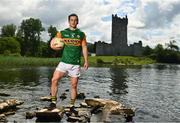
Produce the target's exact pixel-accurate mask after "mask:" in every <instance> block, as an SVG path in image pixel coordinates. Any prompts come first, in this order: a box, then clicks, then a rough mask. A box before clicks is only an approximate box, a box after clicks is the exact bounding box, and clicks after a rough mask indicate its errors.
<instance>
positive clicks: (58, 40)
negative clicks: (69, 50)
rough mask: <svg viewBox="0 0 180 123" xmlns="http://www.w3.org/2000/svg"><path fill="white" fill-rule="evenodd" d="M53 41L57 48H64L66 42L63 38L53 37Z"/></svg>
mask: <svg viewBox="0 0 180 123" xmlns="http://www.w3.org/2000/svg"><path fill="white" fill-rule="evenodd" d="M52 42H53V46H55V47H56V48H63V46H64V42H63V39H62V38H57V37H54V38H53V39H52Z"/></svg>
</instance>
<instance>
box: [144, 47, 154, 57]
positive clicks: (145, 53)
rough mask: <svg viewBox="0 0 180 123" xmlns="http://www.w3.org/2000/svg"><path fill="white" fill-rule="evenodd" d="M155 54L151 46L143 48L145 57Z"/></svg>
mask: <svg viewBox="0 0 180 123" xmlns="http://www.w3.org/2000/svg"><path fill="white" fill-rule="evenodd" d="M152 53H153V50H152V48H150V47H149V46H146V47H144V48H143V55H145V56H149V55H151V54H152Z"/></svg>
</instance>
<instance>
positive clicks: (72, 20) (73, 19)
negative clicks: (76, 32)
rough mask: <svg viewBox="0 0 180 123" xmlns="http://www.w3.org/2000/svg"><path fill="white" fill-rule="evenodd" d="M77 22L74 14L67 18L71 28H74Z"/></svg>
mask: <svg viewBox="0 0 180 123" xmlns="http://www.w3.org/2000/svg"><path fill="white" fill-rule="evenodd" d="M77 24H78V19H77V17H76V16H71V17H70V19H69V26H70V27H72V28H76V26H77Z"/></svg>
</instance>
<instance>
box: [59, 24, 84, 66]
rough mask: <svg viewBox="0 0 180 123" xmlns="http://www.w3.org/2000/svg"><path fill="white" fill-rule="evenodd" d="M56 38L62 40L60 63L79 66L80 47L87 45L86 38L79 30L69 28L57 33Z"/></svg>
mask: <svg viewBox="0 0 180 123" xmlns="http://www.w3.org/2000/svg"><path fill="white" fill-rule="evenodd" d="M56 36H57V37H60V38H63V41H64V44H65V45H64V49H63V54H62V58H61V61H62V62H64V63H68V64H73V65H80V63H81V52H82V46H85V45H87V43H86V36H85V34H84V32H82V31H81V30H80V29H76V30H70V29H69V28H67V29H65V30H62V31H60V32H58V33H57V35H56Z"/></svg>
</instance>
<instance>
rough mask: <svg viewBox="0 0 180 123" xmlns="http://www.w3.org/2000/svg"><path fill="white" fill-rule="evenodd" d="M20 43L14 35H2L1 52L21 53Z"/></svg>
mask: <svg viewBox="0 0 180 123" xmlns="http://www.w3.org/2000/svg"><path fill="white" fill-rule="evenodd" d="M20 51H21V49H20V44H19V42H18V41H17V40H16V39H15V38H13V37H2V38H0V54H4V53H5V52H9V53H20Z"/></svg>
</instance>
